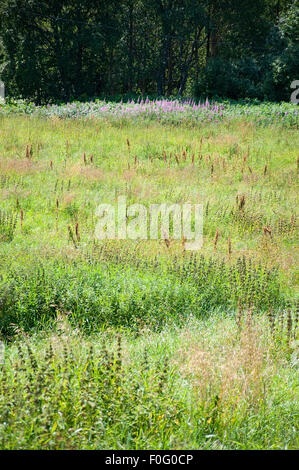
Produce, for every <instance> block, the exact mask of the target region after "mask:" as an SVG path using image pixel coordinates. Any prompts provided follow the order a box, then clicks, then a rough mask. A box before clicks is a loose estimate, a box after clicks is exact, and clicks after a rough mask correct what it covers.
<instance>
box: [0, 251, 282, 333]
mask: <svg viewBox="0 0 299 470" xmlns="http://www.w3.org/2000/svg"><path fill="white" fill-rule="evenodd" d="M113 258H114V256H113V257H112V259H110V260H107V266H106V268H104V266H103V264H102V266H101V267H100V266H98V265H97V263H96V262H95V264H94V265H93V264H91V265H86V264H84V263H68V264H67V265H64V264H61V263H58V262H57V263H54V264H45V265H43V266H41V267H38V268H35V267H34V264H33V265H32V266H31V268H30V270H27V269H26V270H24V268H22V267H21V268H19V269H18V270H17V271H11V272H8V273H7V274H6V275H5V277H4V279H3V281H2V286H1V297H0V299H1V303H0V305H1V307H0V311H1V317H0V328H1V332H2V334H5V335H8V334H12V332H13V325H18V326H19V327H21V328H23V329H24V330H25V331H29V330H30V329H33V328H42V327H45V326H49V325H50V324H51V323H53V320H54V319H55V318H56V316H57V313H59V312H63V313H65V314H66V315H67V316H68V318H69V321H70V322H71V323H72V324H73V326H79V327H80V328H82V329H84V330H85V331H87V332H92V331H95V330H97V329H102V328H103V327H108V326H117V327H124V328H133V329H135V330H136V329H138V327H139V326H138V325H140V322H141V323H142V324H144V325H149V326H150V327H151V328H152V329H154V330H160V329H161V328H162V327H163V326H165V325H167V324H183V322H184V321H186V320H187V319H188V318H189V317H192V316H194V317H197V318H200V317H201V316H203V315H206V314H208V313H211V312H212V311H213V310H215V309H219V308H227V309H235V308H236V307H237V305H238V304H240V303H241V304H242V305H248V306H252V307H254V308H256V309H258V310H265V309H269V308H274V309H278V308H280V307H281V306H282V305H283V299H282V297H281V295H280V287H279V279H278V277H277V271H276V270H275V269H272V270H265V269H264V268H262V267H261V266H259V267H254V266H253V265H252V262H251V261H249V262H247V261H246V259H245V258H243V260H241V259H239V260H238V261H237V262H236V264H232V265H231V266H229V265H226V264H225V262H224V261H223V262H217V261H216V260H213V259H210V260H206V259H205V258H204V257H203V256H201V257H200V258H196V257H191V258H190V260H186V262H184V263H179V262H177V260H176V259H175V260H174V261H173V262H171V263H170V264H168V263H163V264H162V265H159V263H157V262H155V261H154V262H148V261H146V262H139V263H138V266H137V267H134V266H130V265H128V264H127V263H125V264H123V263H122V261H121V259H120V258H118V260H117V264H114V263H115V261H116V260H114V259H113Z"/></svg>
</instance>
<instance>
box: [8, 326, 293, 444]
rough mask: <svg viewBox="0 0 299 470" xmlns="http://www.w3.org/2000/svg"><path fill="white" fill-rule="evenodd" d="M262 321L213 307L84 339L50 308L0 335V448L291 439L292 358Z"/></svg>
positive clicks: (290, 441)
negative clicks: (48, 317)
mask: <svg viewBox="0 0 299 470" xmlns="http://www.w3.org/2000/svg"><path fill="white" fill-rule="evenodd" d="M258 326H259V327H260V328H262V330H261V331H260V330H257V331H255V328H257V327H258ZM269 333H270V330H269V328H268V327H267V324H264V322H263V319H262V318H259V319H258V321H257V322H255V323H254V325H251V324H249V323H248V319H246V318H245V319H244V324H242V327H241V331H240V327H239V329H238V327H237V325H236V324H235V320H234V319H227V317H221V318H219V317H218V320H217V317H214V318H211V319H210V320H209V322H196V323H193V324H192V323H189V325H188V326H187V327H186V328H185V329H184V330H183V331H180V330H177V329H175V330H164V331H163V332H162V333H161V334H159V335H152V334H150V333H149V332H147V333H146V334H144V335H142V336H139V337H138V338H135V339H133V338H132V337H130V336H125V335H122V336H121V335H119V334H116V333H115V332H114V331H113V330H106V331H105V332H104V333H103V334H102V335H101V336H99V335H97V336H94V337H93V338H90V339H89V340H87V339H86V338H84V337H83V336H82V335H81V334H80V332H78V330H75V331H74V330H72V329H70V327H69V326H68V325H67V323H66V322H65V320H62V319H60V320H59V322H58V323H57V325H56V328H55V331H53V333H52V335H51V336H50V337H49V336H41V335H39V336H37V337H31V338H27V339H19V340H18V341H17V342H16V343H15V344H12V345H7V347H6V351H5V359H4V363H3V364H2V365H1V366H0V367H1V374H0V407H1V417H2V419H1V424H0V448H1V449H127V450H129V449H184V448H185V449H186V448H188V449H198V448H201V449H295V448H296V447H297V445H298V435H296V424H297V417H298V401H297V400H296V396H297V394H298V385H299V384H298V376H297V372H296V370H295V367H296V366H295V362H294V358H293V356H291V358H290V359H288V356H289V352H290V351H291V349H290V347H288V346H287V344H286V342H285V339H283V336H282V335H281V334H279V329H277V331H276V336H275V341H274V340H273V339H272V336H271V334H269ZM236 339H238V341H236ZM278 340H279V341H278ZM205 361H206V362H205ZM211 367H212V369H211Z"/></svg>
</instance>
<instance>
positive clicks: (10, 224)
mask: <svg viewBox="0 0 299 470" xmlns="http://www.w3.org/2000/svg"><path fill="white" fill-rule="evenodd" d="M16 223H17V217H16V216H15V215H14V214H12V213H9V212H5V211H3V210H0V243H1V242H10V241H11V240H12V239H13V237H14V232H15V229H16Z"/></svg>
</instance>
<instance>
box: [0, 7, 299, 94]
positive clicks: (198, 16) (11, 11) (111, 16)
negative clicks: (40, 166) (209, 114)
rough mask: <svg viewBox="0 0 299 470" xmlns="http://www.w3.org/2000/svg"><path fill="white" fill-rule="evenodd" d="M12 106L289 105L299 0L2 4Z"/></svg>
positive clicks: (295, 74) (296, 71) (0, 59)
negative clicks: (150, 100)
mask: <svg viewBox="0 0 299 470" xmlns="http://www.w3.org/2000/svg"><path fill="white" fill-rule="evenodd" d="M0 77H1V79H2V80H3V81H4V82H5V85H6V93H7V95H8V96H10V97H16V98H25V99H30V100H34V101H35V102H37V103H43V102H49V101H70V100H74V99H79V100H84V99H91V98H94V97H103V96H110V97H111V96H114V97H116V96H117V95H119V96H120V95H122V96H124V95H132V96H133V95H136V94H144V95H145V94H147V95H158V96H174V95H176V96H177V95H182V96H194V97H198V98H200V97H206V96H209V97H226V98H232V99H240V98H258V99H267V100H273V101H280V100H285V101H289V99H290V93H291V89H290V85H291V82H292V81H293V80H296V79H299V1H298V0H0Z"/></svg>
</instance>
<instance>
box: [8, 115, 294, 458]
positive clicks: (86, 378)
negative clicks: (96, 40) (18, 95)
mask: <svg viewBox="0 0 299 470" xmlns="http://www.w3.org/2000/svg"><path fill="white" fill-rule="evenodd" d="M298 148H299V133H298V129H296V128H295V127H292V126H283V124H281V123H280V124H265V125H259V124H258V122H255V121H253V120H251V119H250V118H246V117H239V118H232V119H230V120H223V121H221V122H210V123H209V122H200V123H197V124H194V123H188V122H185V123H181V124H178V123H175V124H172V123H171V122H164V123H159V122H158V120H151V121H150V120H149V121H144V122H143V121H142V120H133V119H132V120H130V119H128V120H126V121H123V120H119V121H117V120H114V121H113V120H109V119H96V118H91V119H79V118H77V119H60V118H58V117H57V116H54V117H52V118H43V117H38V116H26V115H13V114H12V115H7V116H4V115H0V195H1V205H0V334H1V338H2V342H3V344H4V359H3V361H2V364H0V367H1V377H0V415H1V418H0V448H2V449H28V448H30V449H79V448H80V449H107V448H112V449H184V448H188V449H295V448H298V445H299V437H298V418H299V407H298V403H299V397H298V392H299V380H298V363H299V362H298V361H299V356H298V354H299V352H298V344H299V343H298V341H299V338H298V322H299V310H298V308H299V307H298V253H299V251H298V209H297V206H298V204H297V197H298V172H299V160H298V158H299V154H298ZM118 196H126V199H127V204H128V205H130V204H135V203H140V204H144V205H145V206H146V207H149V206H150V204H154V203H156V204H161V203H164V202H167V203H178V204H184V203H186V202H190V203H192V204H202V205H203V211H204V215H203V223H204V225H203V247H202V249H200V250H199V251H196V252H190V251H187V250H186V249H185V241H184V239H182V240H173V239H172V238H171V236H170V237H169V239H166V240H163V239H161V240H98V239H97V238H96V237H95V227H96V224H97V215H96V209H97V207H98V206H99V204H101V203H109V204H113V205H114V204H116V203H117V198H118Z"/></svg>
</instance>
